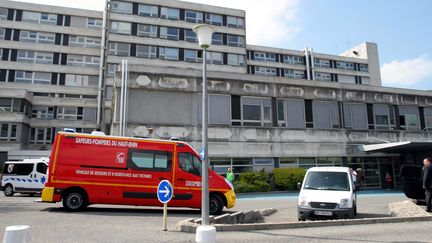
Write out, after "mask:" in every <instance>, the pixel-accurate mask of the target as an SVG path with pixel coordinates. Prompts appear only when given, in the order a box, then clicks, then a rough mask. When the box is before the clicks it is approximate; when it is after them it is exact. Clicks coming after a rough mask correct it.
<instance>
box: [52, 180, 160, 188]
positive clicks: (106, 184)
mask: <svg viewBox="0 0 432 243" xmlns="http://www.w3.org/2000/svg"><path fill="white" fill-rule="evenodd" d="M54 182H56V183H62V184H75V185H95V186H123V187H140V188H154V189H157V186H147V185H128V184H116V183H100V182H86V181H59V180H56V181H54Z"/></svg>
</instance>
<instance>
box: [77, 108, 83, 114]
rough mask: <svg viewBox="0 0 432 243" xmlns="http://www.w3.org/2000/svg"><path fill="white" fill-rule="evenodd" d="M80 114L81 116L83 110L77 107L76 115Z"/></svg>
mask: <svg viewBox="0 0 432 243" xmlns="http://www.w3.org/2000/svg"><path fill="white" fill-rule="evenodd" d="M82 114H83V108H82V107H78V111H77V115H82Z"/></svg>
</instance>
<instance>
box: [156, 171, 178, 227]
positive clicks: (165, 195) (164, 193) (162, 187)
mask: <svg viewBox="0 0 432 243" xmlns="http://www.w3.org/2000/svg"><path fill="white" fill-rule="evenodd" d="M173 195H174V189H173V187H172V185H171V183H170V182H169V181H168V180H162V181H161V182H159V185H158V187H157V198H158V200H159V202H161V203H163V205H164V207H163V224H162V230H163V231H167V220H168V215H167V214H168V212H167V211H168V202H169V201H170V200H171V198H172V197H173Z"/></svg>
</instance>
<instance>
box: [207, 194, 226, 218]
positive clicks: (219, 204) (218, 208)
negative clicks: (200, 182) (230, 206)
mask: <svg viewBox="0 0 432 243" xmlns="http://www.w3.org/2000/svg"><path fill="white" fill-rule="evenodd" d="M223 207H224V204H223V200H222V198H221V197H220V196H219V195H216V194H212V195H210V212H209V213H210V214H211V215H219V214H221V213H222V210H223Z"/></svg>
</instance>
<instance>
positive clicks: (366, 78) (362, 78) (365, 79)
mask: <svg viewBox="0 0 432 243" xmlns="http://www.w3.org/2000/svg"><path fill="white" fill-rule="evenodd" d="M359 78H360V80H361V83H362V84H370V78H369V77H359Z"/></svg>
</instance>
